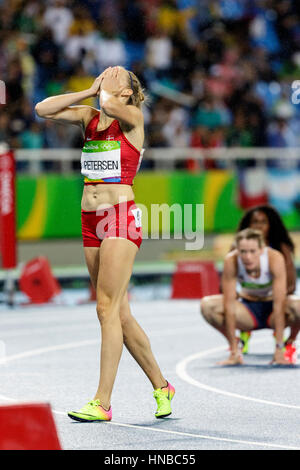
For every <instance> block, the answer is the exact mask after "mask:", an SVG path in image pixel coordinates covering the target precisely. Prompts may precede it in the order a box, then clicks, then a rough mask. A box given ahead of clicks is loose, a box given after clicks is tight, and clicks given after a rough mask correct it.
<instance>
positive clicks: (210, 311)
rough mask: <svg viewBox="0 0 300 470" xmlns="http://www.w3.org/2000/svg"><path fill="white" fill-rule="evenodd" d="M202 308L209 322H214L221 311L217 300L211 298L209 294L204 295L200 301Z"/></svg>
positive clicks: (203, 314)
mask: <svg viewBox="0 0 300 470" xmlns="http://www.w3.org/2000/svg"><path fill="white" fill-rule="evenodd" d="M200 310H201V313H202V316H203V317H204V318H205V320H206V321H207V322H208V323H211V324H214V323H215V320H216V316H217V315H218V313H220V312H219V311H218V310H219V309H218V307H217V305H216V302H215V301H214V300H213V299H211V298H210V297H209V296H207V297H203V299H201V301H200Z"/></svg>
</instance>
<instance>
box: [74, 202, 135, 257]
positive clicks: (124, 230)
mask: <svg viewBox="0 0 300 470" xmlns="http://www.w3.org/2000/svg"><path fill="white" fill-rule="evenodd" d="M81 226H82V238H83V246H84V247H89V246H95V247H99V246H100V245H101V242H102V241H103V240H104V239H105V238H126V239H127V240H130V241H132V242H133V243H135V244H136V246H137V247H138V248H139V247H140V246H141V243H142V238H143V237H142V211H141V209H139V208H138V207H137V206H136V205H135V202H134V201H125V202H121V203H120V204H116V205H114V206H110V207H106V208H104V209H101V208H99V210H97V211H83V210H82V211H81Z"/></svg>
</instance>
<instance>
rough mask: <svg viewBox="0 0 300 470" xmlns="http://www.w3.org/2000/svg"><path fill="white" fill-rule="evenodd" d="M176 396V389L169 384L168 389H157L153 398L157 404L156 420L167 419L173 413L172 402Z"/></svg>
mask: <svg viewBox="0 0 300 470" xmlns="http://www.w3.org/2000/svg"><path fill="white" fill-rule="evenodd" d="M174 395H175V388H174V387H173V386H172V385H171V384H170V383H169V382H167V386H166V387H162V388H157V389H156V390H154V392H153V396H154V398H155V400H156V403H157V410H156V413H155V417H156V418H165V417H166V416H169V415H170V414H171V413H172V409H171V400H172V398H173V397H174Z"/></svg>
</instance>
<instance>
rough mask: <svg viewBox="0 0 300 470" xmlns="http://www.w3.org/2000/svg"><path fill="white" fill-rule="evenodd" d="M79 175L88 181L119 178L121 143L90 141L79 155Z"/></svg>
mask: <svg viewBox="0 0 300 470" xmlns="http://www.w3.org/2000/svg"><path fill="white" fill-rule="evenodd" d="M81 173H82V174H83V175H84V176H86V177H87V178H89V179H103V178H116V177H120V176H121V142H120V141H116V140H114V141H111V140H110V141H107V140H90V141H88V142H85V144H84V147H83V149H82V154H81Z"/></svg>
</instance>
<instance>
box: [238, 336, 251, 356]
mask: <svg viewBox="0 0 300 470" xmlns="http://www.w3.org/2000/svg"><path fill="white" fill-rule="evenodd" d="M250 337H251V331H241V332H240V341H241V343H242V353H243V354H248V350H249V340H250Z"/></svg>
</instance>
